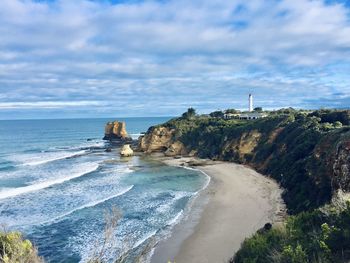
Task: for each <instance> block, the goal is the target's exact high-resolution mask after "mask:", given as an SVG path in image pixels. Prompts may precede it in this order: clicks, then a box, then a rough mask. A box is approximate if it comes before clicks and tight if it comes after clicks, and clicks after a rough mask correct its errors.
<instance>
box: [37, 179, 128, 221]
mask: <svg viewBox="0 0 350 263" xmlns="http://www.w3.org/2000/svg"><path fill="white" fill-rule="evenodd" d="M133 187H134V185H132V186H130V187H128V188H126V189H124V190H122V191H121V192H119V193H117V194H114V195H111V196H108V197H106V198H103V199H100V200H96V201H93V202H90V203H87V204H85V205H82V206H80V207H77V208H75V209H72V210H70V211H68V212H66V213H64V214H62V215H60V216H58V217H55V218H54V219H51V220H48V221H45V222H43V223H42V224H46V223H49V222H55V221H59V220H60V219H62V218H64V217H66V216H69V215H71V214H73V213H75V212H77V211H79V210H82V209H85V208H89V207H94V206H96V205H99V204H102V203H104V202H106V201H108V200H111V199H113V198H115V197H118V196H121V195H123V194H126V193H127V192H129V191H130V190H131V189H132V188H133Z"/></svg>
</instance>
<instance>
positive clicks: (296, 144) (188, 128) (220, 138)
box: [139, 111, 350, 213]
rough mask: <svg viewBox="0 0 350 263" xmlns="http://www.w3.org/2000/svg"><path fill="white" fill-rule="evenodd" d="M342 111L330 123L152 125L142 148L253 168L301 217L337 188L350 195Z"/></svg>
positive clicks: (296, 117) (297, 117) (291, 117)
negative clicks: (275, 186)
mask: <svg viewBox="0 0 350 263" xmlns="http://www.w3.org/2000/svg"><path fill="white" fill-rule="evenodd" d="M340 113H341V114H337V112H336V113H334V112H332V115H331V116H332V117H331V119H330V117H329V116H328V115H327V114H326V113H324V112H322V113H320V112H315V113H312V114H302V113H299V112H292V113H288V114H274V115H272V116H270V117H269V118H265V119H260V120H255V121H241V120H222V119H219V118H208V117H207V118H203V117H201V118H199V117H197V118H195V119H192V120H188V119H186V118H178V119H173V120H171V121H169V122H167V123H165V124H163V125H160V126H156V127H151V128H150V129H149V130H148V132H147V133H146V134H145V135H144V136H143V137H141V138H140V139H139V149H140V150H142V151H144V152H147V153H150V152H164V153H165V154H167V155H169V156H174V155H186V154H188V153H196V154H197V155H198V156H199V157H202V158H211V159H216V160H225V161H234V162H238V163H243V164H247V165H250V166H252V167H254V168H255V169H256V170H258V171H259V172H261V173H263V174H266V175H269V176H271V177H273V178H275V179H276V180H277V181H278V182H280V184H281V185H282V186H283V187H284V188H285V191H284V194H283V197H284V200H285V202H286V204H287V206H288V209H289V212H291V213H298V212H301V211H305V210H311V209H314V208H317V207H319V206H321V205H323V204H324V203H326V202H328V201H329V200H330V199H331V197H332V193H334V192H336V191H337V190H338V189H341V190H343V191H350V126H349V124H350V123H349V121H348V120H349V118H348V119H346V118H345V120H344V116H350V112H349V111H345V112H344V111H342V112H340ZM318 115H320V116H321V117H322V118H321V117H319V116H318ZM338 115H340V116H342V118H339V119H337V116H338ZM323 119H325V120H327V121H324V120H323ZM339 120H341V121H342V124H341V125H339ZM328 121H333V122H331V123H330V122H328ZM341 126H342V127H341Z"/></svg>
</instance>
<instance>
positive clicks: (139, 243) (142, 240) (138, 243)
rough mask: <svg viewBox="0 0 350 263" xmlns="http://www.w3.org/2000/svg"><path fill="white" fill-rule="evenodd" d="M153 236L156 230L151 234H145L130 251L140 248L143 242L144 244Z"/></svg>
mask: <svg viewBox="0 0 350 263" xmlns="http://www.w3.org/2000/svg"><path fill="white" fill-rule="evenodd" d="M155 234H157V230H154V231H152V232H149V233H147V234H146V235H144V236H143V237H142V238H141V239H140V240H138V241H137V242H136V243H135V245H134V246H133V247H132V249H135V248H137V247H138V246H140V245H141V244H142V243H143V242H145V241H146V240H148V239H149V238H151V237H153V236H154V235H155Z"/></svg>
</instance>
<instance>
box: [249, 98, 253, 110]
mask: <svg viewBox="0 0 350 263" xmlns="http://www.w3.org/2000/svg"><path fill="white" fill-rule="evenodd" d="M248 111H249V112H253V95H252V94H249V110H248Z"/></svg>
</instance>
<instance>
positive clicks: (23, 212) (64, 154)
mask: <svg viewBox="0 0 350 263" xmlns="http://www.w3.org/2000/svg"><path fill="white" fill-rule="evenodd" d="M167 119H168V118H129V119H124V120H125V121H126V123H127V130H128V132H129V134H131V135H132V136H133V137H134V138H137V137H138V136H139V134H140V133H141V132H144V131H146V130H147V129H148V127H149V126H151V125H155V124H158V123H162V122H164V121H166V120H167ZM107 121H109V119H77V120H16V121H0V223H1V224H5V225H6V226H7V228H9V229H10V230H19V231H22V232H23V233H25V235H26V237H28V238H30V239H31V240H32V241H33V242H34V243H35V245H36V246H37V247H38V248H39V253H40V255H42V256H44V257H45V259H46V260H47V261H49V262H86V261H87V260H88V259H89V257H91V255H92V254H93V253H97V252H99V251H100V250H101V248H102V243H103V240H104V239H103V236H104V227H105V214H106V211H109V210H111V209H112V208H114V207H115V208H117V209H118V210H119V211H120V212H121V219H120V220H119V223H118V226H117V228H116V229H115V230H114V231H113V233H112V238H111V240H112V242H110V243H109V245H108V246H106V247H105V249H104V253H103V254H104V258H105V259H106V260H107V261H109V262H112V261H113V259H115V258H117V257H118V256H120V255H121V254H123V253H128V254H130V256H129V260H130V262H132V261H133V257H134V256H135V255H137V254H138V253H140V252H141V251H142V250H143V249H144V248H145V247H147V243H148V242H150V241H152V242H154V240H157V239H160V238H163V237H165V236H166V235H168V234H169V233H170V231H171V228H172V226H173V225H174V224H175V223H176V222H178V221H179V220H180V219H181V218H182V217H183V211H184V210H185V209H186V207H187V205H188V203H189V202H190V200H192V198H193V197H194V196H195V195H196V193H197V192H198V191H199V190H200V189H202V188H203V186H204V185H205V184H206V183H207V178H206V177H205V176H203V175H202V174H200V173H198V172H197V171H193V170H186V169H183V168H177V167H169V166H165V165H163V164H161V163H160V162H157V161H155V160H151V159H147V158H144V157H137V156H135V157H132V158H128V159H120V157H119V154H118V149H116V148H113V150H112V152H106V151H105V149H106V148H107V147H110V146H111V145H109V143H108V142H104V141H102V140H101V138H102V137H103V131H104V124H105V123H106V122H107Z"/></svg>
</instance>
